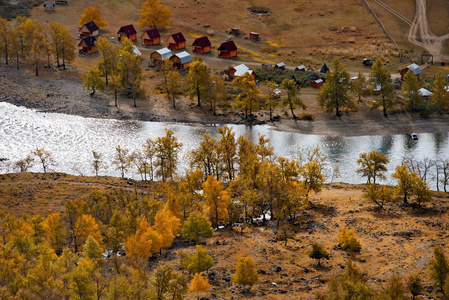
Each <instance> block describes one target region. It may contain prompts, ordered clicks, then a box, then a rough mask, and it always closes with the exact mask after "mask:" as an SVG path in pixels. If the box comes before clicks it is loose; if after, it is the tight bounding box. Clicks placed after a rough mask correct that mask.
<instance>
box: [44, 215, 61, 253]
mask: <svg viewBox="0 0 449 300" xmlns="http://www.w3.org/2000/svg"><path fill="white" fill-rule="evenodd" d="M43 226H44V229H45V238H46V239H47V241H48V243H49V244H50V247H51V248H52V249H53V250H54V251H55V253H56V254H60V253H62V248H63V246H64V243H65V237H66V229H65V227H64V224H63V223H62V220H61V216H60V215H59V214H57V213H54V214H50V215H48V216H47V218H46V219H45V220H44V223H43Z"/></svg>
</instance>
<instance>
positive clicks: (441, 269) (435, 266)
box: [429, 246, 449, 295]
mask: <svg viewBox="0 0 449 300" xmlns="http://www.w3.org/2000/svg"><path fill="white" fill-rule="evenodd" d="M429 268H430V277H431V278H432V279H433V281H434V282H435V284H436V285H438V287H439V288H440V290H441V292H442V293H443V295H444V294H445V291H444V284H445V282H446V280H447V277H448V275H449V263H448V261H447V258H446V256H445V255H444V252H443V249H441V247H440V246H435V247H434V248H433V258H432V260H431V261H430V267H429Z"/></svg>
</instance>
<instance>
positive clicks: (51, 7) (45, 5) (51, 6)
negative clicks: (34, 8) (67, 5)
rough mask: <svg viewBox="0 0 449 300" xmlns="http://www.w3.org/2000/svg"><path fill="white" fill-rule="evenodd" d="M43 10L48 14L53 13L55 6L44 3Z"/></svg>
mask: <svg viewBox="0 0 449 300" xmlns="http://www.w3.org/2000/svg"><path fill="white" fill-rule="evenodd" d="M43 6H44V10H45V11H48V12H53V11H55V4H54V3H51V2H45V3H44V5H43Z"/></svg>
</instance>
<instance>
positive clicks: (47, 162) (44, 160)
mask: <svg viewBox="0 0 449 300" xmlns="http://www.w3.org/2000/svg"><path fill="white" fill-rule="evenodd" d="M31 153H32V154H33V155H34V156H36V157H37V159H38V161H39V163H40V164H41V165H42V168H43V169H44V173H47V170H48V168H49V167H50V166H53V165H54V164H55V161H54V159H53V156H52V155H51V152H49V151H46V150H45V149H43V148H36V149H34V150H33V151H32V152H31Z"/></svg>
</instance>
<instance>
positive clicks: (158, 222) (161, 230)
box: [154, 209, 181, 247]
mask: <svg viewBox="0 0 449 300" xmlns="http://www.w3.org/2000/svg"><path fill="white" fill-rule="evenodd" d="M180 227H181V220H180V219H179V218H178V217H176V216H175V215H173V213H172V212H171V211H170V210H169V209H163V210H160V211H158V212H157V214H156V217H155V218H154V229H155V230H156V231H157V233H158V234H160V235H161V240H162V247H170V246H171V244H172V243H173V239H174V238H175V236H176V235H177V234H178V232H179V228H180Z"/></svg>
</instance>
